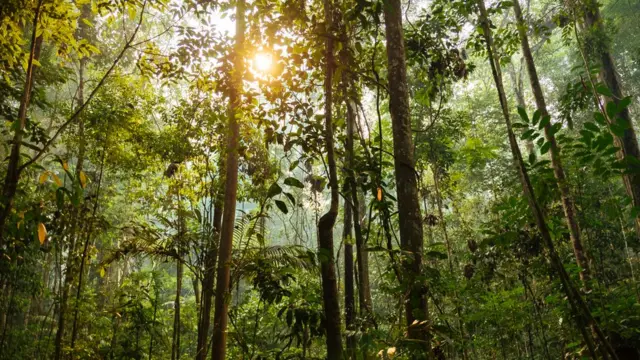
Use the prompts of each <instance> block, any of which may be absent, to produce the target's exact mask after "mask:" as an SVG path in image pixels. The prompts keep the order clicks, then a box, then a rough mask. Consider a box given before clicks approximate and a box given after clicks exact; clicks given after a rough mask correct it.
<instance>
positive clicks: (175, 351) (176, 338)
mask: <svg viewBox="0 0 640 360" xmlns="http://www.w3.org/2000/svg"><path fill="white" fill-rule="evenodd" d="M183 269H184V265H183V263H182V259H181V258H180V259H178V260H177V261H176V270H177V275H176V299H175V301H174V306H175V308H174V309H175V311H174V314H173V341H172V342H171V360H180V333H181V331H182V330H181V327H180V294H181V293H182V273H183Z"/></svg>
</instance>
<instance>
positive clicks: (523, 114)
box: [518, 106, 529, 123]
mask: <svg viewBox="0 0 640 360" xmlns="http://www.w3.org/2000/svg"><path fill="white" fill-rule="evenodd" d="M518 114H519V115H520V118H521V119H522V121H524V122H525V123H529V116H528V115H527V110H525V109H524V108H523V107H520V106H518Z"/></svg>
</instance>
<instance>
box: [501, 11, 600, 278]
mask: <svg viewBox="0 0 640 360" xmlns="http://www.w3.org/2000/svg"><path fill="white" fill-rule="evenodd" d="M513 9H514V12H515V15H516V21H517V23H518V34H519V35H520V44H521V46H522V55H523V57H524V60H525V63H526V65H527V71H528V73H529V82H530V83H531V91H532V92H533V97H534V98H535V101H536V107H537V108H538V111H540V117H541V118H542V119H544V118H545V117H547V116H549V111H548V110H547V104H546V102H545V99H544V93H543V92H542V86H540V79H539V78H538V72H537V70H536V65H535V62H534V61H533V54H532V53H531V47H530V46H529V38H528V37H527V28H528V27H527V26H526V24H525V22H524V18H523V16H522V10H521V9H520V3H519V0H515V1H514V2H513ZM544 134H545V137H546V139H547V141H548V142H549V143H550V144H551V147H550V148H549V150H550V153H551V165H552V167H553V174H554V176H555V178H556V182H557V184H558V189H559V190H560V199H561V201H562V208H563V210H564V218H565V221H566V222H567V226H568V228H569V235H570V238H571V244H572V245H573V253H574V255H575V258H576V263H577V264H578V266H579V267H580V269H581V271H580V279H581V280H582V281H583V285H584V287H585V289H589V283H588V282H589V278H590V268H589V261H588V259H587V256H586V254H585V251H584V247H583V245H582V239H581V235H580V226H579V224H578V219H577V216H576V206H575V202H574V200H573V197H572V196H571V193H570V191H569V184H567V178H566V176H565V172H564V168H563V166H562V160H561V157H560V149H558V145H557V142H556V137H555V135H554V133H553V131H552V130H551V121H549V122H547V123H546V125H545V127H544Z"/></svg>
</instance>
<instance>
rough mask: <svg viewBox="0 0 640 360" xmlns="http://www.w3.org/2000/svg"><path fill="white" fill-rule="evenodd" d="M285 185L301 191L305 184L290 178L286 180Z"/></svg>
mask: <svg viewBox="0 0 640 360" xmlns="http://www.w3.org/2000/svg"><path fill="white" fill-rule="evenodd" d="M284 184H285V185H289V186H293V187H297V188H300V189H304V184H302V182H301V181H300V180H298V179H296V178H294V177H288V178H286V179H284Z"/></svg>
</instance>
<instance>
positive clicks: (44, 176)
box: [38, 171, 49, 184]
mask: <svg viewBox="0 0 640 360" xmlns="http://www.w3.org/2000/svg"><path fill="white" fill-rule="evenodd" d="M48 179H49V172H48V171H45V172H43V173H42V174H40V177H39V178H38V183H40V184H44V183H45V182H47V180H48Z"/></svg>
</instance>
